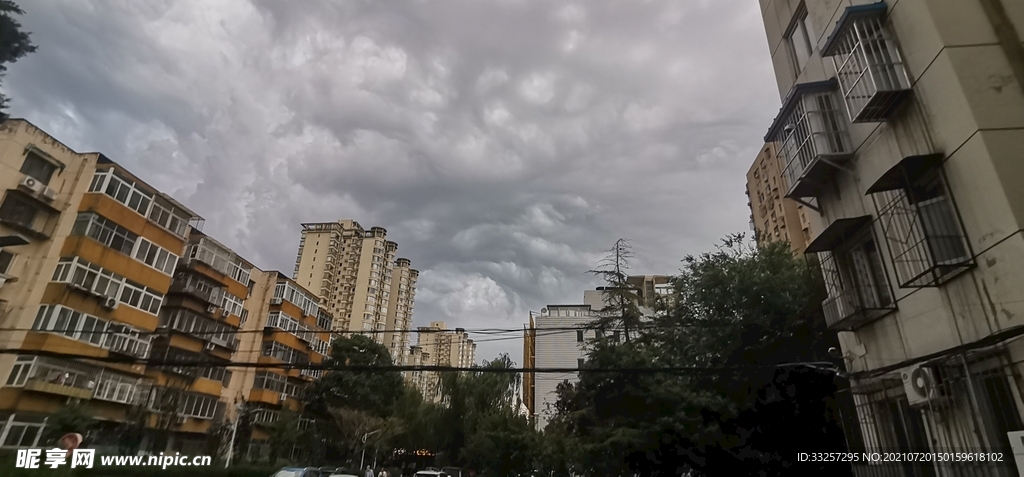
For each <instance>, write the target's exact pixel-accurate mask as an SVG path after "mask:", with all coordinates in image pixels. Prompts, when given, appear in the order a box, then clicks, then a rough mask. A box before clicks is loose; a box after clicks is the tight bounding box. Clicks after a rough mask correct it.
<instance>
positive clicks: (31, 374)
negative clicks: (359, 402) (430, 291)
mask: <svg viewBox="0 0 1024 477" xmlns="http://www.w3.org/2000/svg"><path fill="white" fill-rule="evenodd" d="M0 190H2V191H3V193H2V194H3V195H2V199H0V240H4V243H7V241H6V238H7V237H10V236H20V237H23V238H24V239H26V240H25V242H27V243H24V244H21V245H13V246H11V245H7V246H5V248H4V249H0V258H2V260H0V266H2V268H0V327H2V328H4V329H5V330H7V331H5V332H4V333H2V334H0V336H2V337H0V348H2V349H4V350H5V351H11V350H13V351H15V353H10V352H7V353H4V354H0V448H4V449H12V448H24V447H37V446H45V445H52V442H44V436H45V434H46V431H47V429H48V428H47V422H48V419H49V416H50V415H51V414H53V413H54V412H56V411H57V410H58V409H60V408H61V407H64V406H67V405H70V404H81V405H82V406H83V410H85V411H86V412H87V413H88V414H89V415H90V416H91V417H92V418H93V419H94V420H96V421H97V426H96V428H95V429H94V430H92V431H91V432H90V435H89V440H90V442H91V443H92V445H94V446H97V447H99V448H101V449H103V448H105V447H106V448H116V447H117V446H118V445H119V444H121V445H123V444H124V440H125V439H126V435H130V436H132V437H130V438H128V439H130V440H133V441H136V442H137V443H138V444H139V445H140V449H141V450H143V451H150V452H158V451H176V452H181V453H183V454H203V453H205V452H204V449H207V446H208V437H209V433H210V431H211V430H212V429H214V428H216V427H217V423H225V422H226V423H231V422H234V421H235V420H236V419H237V418H238V416H239V411H240V410H243V411H244V416H243V417H244V419H245V420H246V422H249V423H250V425H248V426H246V429H248V431H247V433H246V436H243V437H242V438H240V440H239V442H254V443H255V444H254V445H255V446H256V447H257V448H259V446H260V445H261V442H265V441H266V437H267V436H266V430H265V427H266V426H267V425H270V424H272V423H273V422H274V419H275V416H276V412H277V411H279V410H280V409H281V408H282V407H289V408H292V409H296V410H300V411H301V402H300V400H299V398H300V397H301V394H302V390H303V389H304V388H305V385H306V383H308V382H309V381H310V380H312V379H315V378H316V377H317V376H318V375H319V373H318V372H317V371H314V370H310V369H305V368H302V367H301V365H302V364H305V363H314V364H316V363H321V362H322V361H323V357H324V356H325V355H326V353H327V347H328V345H327V343H328V342H329V341H330V335H329V332H330V327H331V323H332V321H333V318H332V317H331V316H330V314H329V313H327V312H326V311H325V310H324V309H323V308H321V307H320V306H319V305H318V303H317V300H316V298H315V297H314V296H313V295H312V294H310V293H309V292H308V291H305V290H304V289H302V288H301V287H300V286H298V285H297V284H295V283H294V282H293V281H291V280H290V279H288V278H285V277H284V276H283V275H281V274H280V273H279V272H262V271H260V270H258V269H256V268H255V267H254V266H253V265H252V264H251V263H250V262H248V261H246V260H245V259H243V258H241V257H239V256H238V255H237V254H236V253H234V252H233V251H231V250H230V249H229V248H228V247H227V246H225V245H224V244H222V243H220V242H218V241H217V240H215V239H213V238H212V237H209V236H207V235H206V234H204V233H202V232H201V231H200V230H199V228H198V226H199V225H200V224H201V218H200V217H199V216H198V215H197V214H196V213H195V212H193V211H191V210H189V209H188V208H187V207H185V206H183V205H181V204H180V203H179V202H177V201H175V200H174V199H173V198H171V197H169V196H168V195H166V194H164V193H162V192H160V191H158V190H156V189H155V188H153V187H152V186H150V185H148V184H146V183H145V182H144V181H142V180H141V179H139V178H138V177H136V176H134V175H132V174H131V173H130V172H129V171H127V170H125V169H124V168H123V167H121V166H120V165H118V164H117V163H115V162H113V161H111V160H110V159H108V158H107V157H105V156H103V155H102V154H99V153H87V154H81V153H77V152H75V151H73V150H71V149H70V148H68V147H67V146H65V145H63V144H61V143H60V142H59V141H58V140H56V139H55V138H53V137H51V136H50V135H48V134H47V133H46V132H44V131H42V130H40V129H38V128H37V127H35V126H33V125H32V124H31V123H29V122H27V121H24V120H19V119H11V120H8V121H5V122H3V123H2V124H0ZM42 354H45V355H42ZM115 360H116V361H115ZM196 362H200V363H203V364H202V365H200V366H196V365H195V364H194V363H196ZM255 362H261V363H268V364H281V365H282V367H281V368H263V369H260V370H255V369H253V368H251V367H246V366H237V365H238V364H240V363H255ZM190 363H191V364H190ZM286 365H291V366H298V367H295V368H291V369H286V368H285V366H286ZM271 375H272V376H271ZM126 429H129V430H130V429H135V430H136V431H137V432H136V431H127V430H126ZM126 433H127V434H126Z"/></svg>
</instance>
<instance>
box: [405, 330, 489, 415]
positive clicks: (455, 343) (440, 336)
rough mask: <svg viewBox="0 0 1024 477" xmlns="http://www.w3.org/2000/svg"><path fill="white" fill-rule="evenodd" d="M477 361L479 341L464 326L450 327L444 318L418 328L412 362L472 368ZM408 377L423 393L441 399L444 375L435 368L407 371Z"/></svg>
mask: <svg viewBox="0 0 1024 477" xmlns="http://www.w3.org/2000/svg"><path fill="white" fill-rule="evenodd" d="M475 362H476V343H474V342H473V340H472V339H470V337H469V333H466V330H464V329H462V328H456V329H455V330H449V329H447V328H445V323H444V322H443V321H432V322H430V325H429V326H421V327H419V328H418V329H417V337H416V346H414V347H413V348H412V353H411V355H410V358H409V359H407V360H406V364H407V365H408V366H444V367H453V368H471V367H473V364H474V363H475ZM406 379H407V380H408V381H409V382H410V383H412V384H413V385H414V386H416V387H417V388H418V389H419V390H420V392H421V393H422V394H423V397H424V398H426V399H428V400H432V401H435V402H436V401H438V400H439V399H440V398H441V395H440V375H439V374H438V373H437V372H435V371H407V372H406Z"/></svg>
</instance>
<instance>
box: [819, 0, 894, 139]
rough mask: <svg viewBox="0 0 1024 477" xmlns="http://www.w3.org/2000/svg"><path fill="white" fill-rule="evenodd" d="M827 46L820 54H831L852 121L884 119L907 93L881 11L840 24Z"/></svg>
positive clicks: (892, 41) (892, 39) (891, 36)
mask: <svg viewBox="0 0 1024 477" xmlns="http://www.w3.org/2000/svg"><path fill="white" fill-rule="evenodd" d="M883 13H884V11H883ZM828 46H829V48H827V49H824V50H823V54H826V55H829V56H831V57H832V63H833V65H835V69H836V76H837V78H838V80H839V88H840V91H841V92H842V95H843V99H844V100H845V101H846V106H847V110H848V112H849V117H850V120H851V121H852V122H855V123H861V122H881V121H885V120H886V119H888V118H889V117H890V116H891V115H892V114H893V112H894V111H895V110H896V108H897V107H898V106H899V105H900V104H901V103H902V101H903V100H904V99H905V98H906V97H907V96H908V94H909V93H910V90H911V87H910V79H909V78H908V76H907V71H906V68H905V66H904V64H903V59H902V57H901V55H900V53H899V49H898V47H897V45H896V40H895V38H894V37H893V35H892V33H891V31H890V30H889V28H888V27H887V26H886V25H885V23H884V19H883V17H882V16H881V15H878V14H876V15H870V16H862V17H859V18H855V19H852V20H850V21H849V22H848V23H847V24H845V25H841V30H840V32H839V34H838V35H837V36H836V38H835V39H834V40H832V42H830V44H829V45H828Z"/></svg>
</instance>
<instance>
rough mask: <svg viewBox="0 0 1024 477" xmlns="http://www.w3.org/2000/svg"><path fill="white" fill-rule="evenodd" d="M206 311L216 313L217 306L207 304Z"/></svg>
mask: <svg viewBox="0 0 1024 477" xmlns="http://www.w3.org/2000/svg"><path fill="white" fill-rule="evenodd" d="M206 312H207V313H216V312H217V307H216V306H215V305H210V306H207V307H206Z"/></svg>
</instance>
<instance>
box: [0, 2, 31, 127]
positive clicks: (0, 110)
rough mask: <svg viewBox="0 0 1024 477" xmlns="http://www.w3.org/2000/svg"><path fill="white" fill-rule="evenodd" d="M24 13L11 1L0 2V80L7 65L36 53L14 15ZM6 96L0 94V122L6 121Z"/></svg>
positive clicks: (27, 34) (26, 33)
mask: <svg viewBox="0 0 1024 477" xmlns="http://www.w3.org/2000/svg"><path fill="white" fill-rule="evenodd" d="M24 14H25V12H24V11H23V10H22V9H21V8H20V7H18V4H16V3H14V2H13V1H12V0H0V78H2V77H3V75H4V73H6V72H7V64H8V63H14V62H16V61H18V59H19V58H21V57H23V56H25V55H27V54H29V53H32V52H33V51H36V46H35V45H33V44H32V42H31V40H30V39H29V33H28V32H26V31H22V29H21V23H20V22H18V19H17V18H16V17H15V16H16V15H24ZM7 101H8V99H7V96H4V94H3V93H2V92H0V121H3V120H5V119H7V113H6V112H5V111H4V110H5V109H6V108H7Z"/></svg>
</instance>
